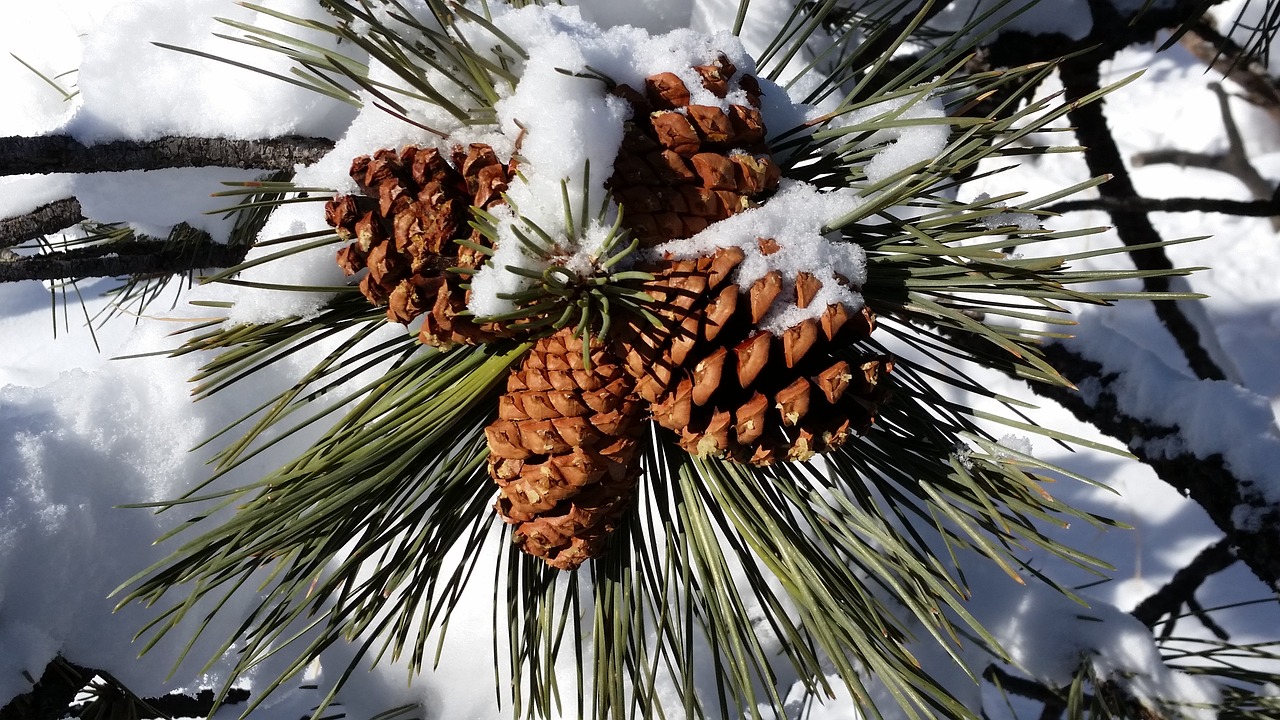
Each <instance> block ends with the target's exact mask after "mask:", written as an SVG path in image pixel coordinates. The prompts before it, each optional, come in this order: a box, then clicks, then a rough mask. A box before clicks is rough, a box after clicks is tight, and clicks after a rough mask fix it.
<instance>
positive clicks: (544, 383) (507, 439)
mask: <svg viewBox="0 0 1280 720" xmlns="http://www.w3.org/2000/svg"><path fill="white" fill-rule="evenodd" d="M631 391H632V380H631V377H630V376H629V375H628V374H627V373H626V372H625V371H623V369H622V367H621V365H619V364H618V362H617V359H616V358H615V357H614V356H613V355H612V354H611V353H609V352H607V351H606V350H605V348H604V347H603V346H602V345H601V344H599V343H595V344H593V347H592V350H591V368H590V369H589V370H588V369H585V367H584V364H583V358H582V342H581V340H579V339H576V338H574V337H573V333H572V330H571V329H566V330H562V331H560V332H558V333H556V334H555V335H551V336H549V337H544V338H542V339H540V340H539V341H538V342H537V344H535V345H534V347H533V349H532V350H530V352H529V354H528V355H527V356H526V357H525V359H524V361H523V363H522V364H521V366H520V368H519V369H517V370H514V371H513V372H512V373H511V375H510V377H509V378H508V380H507V392H506V394H504V395H503V396H502V399H501V400H500V402H499V405H498V419H497V420H494V421H493V423H492V424H490V425H489V426H488V427H487V428H485V434H486V436H487V437H488V441H489V474H490V475H491V476H492V477H493V479H494V480H495V481H496V482H497V483H498V486H499V487H500V488H501V489H500V490H499V492H498V503H497V506H496V507H497V510H498V513H499V514H500V515H501V516H502V518H503V519H504V520H506V521H507V522H508V523H511V524H513V525H515V526H516V528H515V533H514V535H513V540H514V541H515V542H516V543H517V544H519V545H520V547H521V549H522V550H524V551H525V552H527V553H529V554H531V555H534V556H537V557H541V558H543V559H544V560H546V562H547V564H549V565H551V566H552V567H556V568H559V569H561V570H573V569H574V568H576V567H578V566H579V565H580V564H582V563H583V562H584V561H586V560H587V559H589V558H592V557H596V556H598V555H600V553H601V552H602V551H603V548H604V543H605V541H606V540H607V539H608V537H609V535H610V533H612V532H613V530H614V529H615V528H616V527H617V525H618V521H619V518H620V517H621V516H622V513H623V512H624V511H625V510H626V509H627V507H628V506H630V504H631V496H632V494H633V491H634V490H635V486H636V480H637V478H638V476H639V461H638V460H639V458H638V436H639V433H640V426H641V420H642V414H643V411H642V407H641V405H640V404H639V403H637V402H636V401H635V399H634V396H633V395H632V392H631Z"/></svg>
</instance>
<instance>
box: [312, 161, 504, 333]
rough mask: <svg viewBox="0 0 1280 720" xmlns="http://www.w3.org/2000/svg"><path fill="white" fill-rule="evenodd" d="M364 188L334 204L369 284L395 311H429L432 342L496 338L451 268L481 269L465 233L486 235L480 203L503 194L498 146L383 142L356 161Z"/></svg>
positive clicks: (336, 221)
mask: <svg viewBox="0 0 1280 720" xmlns="http://www.w3.org/2000/svg"><path fill="white" fill-rule="evenodd" d="M351 177H352V179H354V180H355V181H356V184H357V185H358V186H359V187H360V190H361V192H362V193H363V194H361V195H339V196H338V197H335V198H333V199H332V200H330V201H329V202H328V203H327V204H326V205H325V220H327V221H328V222H329V224H330V225H332V226H333V227H334V229H335V231H336V233H337V235H338V237H340V238H342V239H344V240H351V241H352V242H351V243H350V244H349V245H347V246H346V247H344V248H342V249H340V250H339V251H338V257H337V260H338V265H339V266H340V267H341V268H342V269H343V271H344V272H345V273H346V274H347V275H354V274H355V273H357V272H359V271H361V270H365V269H367V270H368V273H367V274H366V275H365V276H364V277H363V278H362V279H361V280H360V292H361V293H363V294H364V296H365V297H366V298H367V299H368V300H369V302H371V303H373V304H374V305H386V306H387V318H388V319H389V320H391V321H393V322H398V323H404V324H408V323H410V322H412V321H413V320H414V319H415V318H417V317H419V316H421V315H424V314H425V315H426V317H425V318H424V320H423V324H422V329H421V331H420V332H419V337H420V338H421V340H422V341H423V342H424V343H426V344H428V345H435V346H441V345H449V344H452V343H459V342H461V343H468V344H474V343H478V342H485V341H488V340H491V339H492V338H493V337H494V331H495V328H490V327H481V326H479V325H477V324H476V323H474V322H471V321H470V319H468V317H467V316H466V315H461V313H462V312H463V310H464V309H465V308H466V293H465V291H464V290H463V289H462V287H461V283H462V282H463V279H462V277H461V276H459V275H456V274H454V273H449V272H447V268H450V267H463V268H470V269H475V268H478V267H479V266H480V265H481V264H482V263H483V260H484V258H483V256H482V255H481V254H480V253H478V252H476V251H474V250H472V249H470V248H467V247H465V246H463V245H460V244H458V243H457V242H456V241H458V240H471V241H472V242H476V243H479V244H482V245H483V244H484V242H483V236H481V235H479V233H474V232H473V231H472V230H471V228H470V227H469V226H468V224H467V221H468V220H469V218H470V208H471V207H472V206H477V207H481V208H487V207H492V206H493V205H494V204H496V203H498V202H501V193H502V192H503V191H504V190H506V187H507V182H508V179H509V177H508V174H507V168H506V166H504V165H503V164H502V163H501V161H499V160H498V159H497V157H496V156H495V155H494V153H493V149H492V148H490V147H489V146H488V145H483V144H479V143H477V144H473V145H471V146H470V147H469V148H468V149H467V150H466V151H465V152H464V151H463V150H462V149H461V148H457V149H455V151H454V153H453V155H452V158H451V159H446V158H445V156H444V155H442V154H441V153H440V152H439V151H438V150H436V149H435V148H424V147H416V146H408V147H405V148H404V149H402V150H401V151H400V153H399V154H398V155H397V154H396V153H395V152H394V151H392V150H379V151H377V152H375V153H374V154H373V156H372V157H370V156H367V155H364V156H361V157H358V158H356V159H355V160H353V161H352V163H351Z"/></svg>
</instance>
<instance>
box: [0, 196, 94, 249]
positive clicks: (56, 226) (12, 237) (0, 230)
mask: <svg viewBox="0 0 1280 720" xmlns="http://www.w3.org/2000/svg"><path fill="white" fill-rule="evenodd" d="M82 220H84V216H83V215H81V214H80V201H79V200H77V199H75V198H73V197H72V198H63V199H61V200H55V201H53V202H51V203H48V204H46V205H41V206H40V207H38V208H36V209H35V210H32V211H31V212H29V213H27V214H26V215H19V216H17V217H12V218H8V219H7V220H0V249H3V248H7V247H13V246H15V245H20V244H22V243H24V242H26V241H28V240H35V239H36V238H40V237H44V236H45V235H49V234H50V233H55V232H58V231H59V230H63V229H66V228H69V227H71V226H72V225H75V224H76V223H78V222H81V221H82Z"/></svg>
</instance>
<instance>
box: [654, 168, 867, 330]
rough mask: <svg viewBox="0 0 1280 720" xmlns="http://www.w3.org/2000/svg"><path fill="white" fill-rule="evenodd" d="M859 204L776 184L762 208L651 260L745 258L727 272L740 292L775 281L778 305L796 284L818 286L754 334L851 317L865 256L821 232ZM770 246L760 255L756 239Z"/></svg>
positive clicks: (783, 306) (772, 314)
mask: <svg viewBox="0 0 1280 720" xmlns="http://www.w3.org/2000/svg"><path fill="white" fill-rule="evenodd" d="M862 202H864V200H863V199H862V198H861V197H859V196H858V194H857V193H856V192H854V191H852V190H841V191H836V192H825V193H824V192H820V191H818V190H817V189H816V188H814V187H812V186H810V185H806V184H804V183H799V182H792V181H785V180H784V181H783V182H782V184H781V185H780V187H779V189H778V192H777V194H776V195H774V196H773V197H772V198H770V199H769V202H768V203H767V204H765V205H763V206H761V207H758V208H751V209H749V210H746V211H744V212H742V213H739V214H737V215H734V216H733V217H730V218H727V219H725V220H722V221H720V222H718V223H715V224H713V225H710V226H708V227H707V229H706V230H703V231H702V232H700V233H698V234H697V235H694V236H693V237H691V238H688V239H687V240H672V241H671V242H668V243H664V244H662V245H659V246H657V247H656V248H654V249H653V253H654V254H655V255H661V254H670V255H672V256H673V257H676V258H689V257H697V256H699V255H706V254H709V253H711V252H713V251H714V250H715V248H717V247H721V248H728V247H737V248H741V249H742V251H743V253H744V255H745V257H744V259H743V261H742V263H741V264H739V265H738V269H737V270H736V271H735V272H734V277H733V281H734V282H735V283H737V284H738V286H739V287H741V288H748V287H750V286H751V283H753V282H755V281H756V280H759V279H760V278H763V277H764V276H765V275H766V274H768V273H769V272H771V271H777V272H778V273H780V274H781V276H782V283H783V289H782V292H781V293H780V294H779V298H780V299H781V298H793V297H795V278H796V275H797V274H798V273H800V272H808V273H810V274H812V275H813V276H814V277H815V278H817V279H818V281H819V282H821V283H822V287H821V289H819V290H818V294H817V295H815V296H814V298H813V300H812V301H810V303H809V304H808V305H807V306H806V307H804V308H800V307H797V306H796V305H795V303H794V302H782V301H778V302H775V303H774V305H773V306H772V307H771V309H770V311H769V314H767V315H765V317H764V318H763V319H762V320H761V321H760V327H761V329H763V330H767V331H769V332H772V333H774V334H777V335H781V334H782V333H783V332H784V331H786V330H787V328H790V327H794V326H795V325H798V324H800V323H801V322H803V321H804V320H806V319H810V318H812V319H817V318H819V317H821V316H822V313H823V312H824V311H825V310H826V309H827V306H828V305H844V306H845V307H846V308H847V309H848V310H849V311H850V312H851V313H852V312H856V311H857V310H860V309H861V308H862V305H863V302H862V295H861V294H860V293H858V291H857V288H861V287H862V285H863V284H864V283H865V282H866V281H867V263H866V255H865V253H863V252H862V248H860V247H858V246H856V245H852V244H850V243H845V242H839V241H832V240H829V239H828V238H827V237H826V235H825V234H824V233H826V232H827V231H828V230H827V224H828V223H830V222H833V221H834V220H836V219H838V218H840V217H841V216H843V215H846V214H848V213H849V212H851V211H852V210H854V209H855V208H856V207H857V206H858V205H859V204H861V203H862ZM761 238H769V239H772V240H773V241H774V242H775V243H776V244H777V246H778V249H777V250H776V251H772V250H771V251H770V252H766V251H765V247H764V246H762V244H761V242H760V239H761Z"/></svg>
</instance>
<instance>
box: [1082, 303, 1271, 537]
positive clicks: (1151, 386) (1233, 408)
mask: <svg viewBox="0 0 1280 720" xmlns="http://www.w3.org/2000/svg"><path fill="white" fill-rule="evenodd" d="M1082 325H1083V323H1082ZM1095 325H1096V326H1098V329H1096V330H1094V331H1093V332H1089V333H1086V334H1084V335H1082V336H1081V337H1077V338H1075V339H1073V340H1070V341H1067V342H1066V343H1065V344H1066V345H1067V347H1069V348H1070V349H1071V350H1073V351H1075V352H1078V353H1080V354H1081V355H1083V356H1084V357H1086V358H1088V359H1090V360H1093V361H1095V362H1098V363H1100V364H1101V365H1102V366H1103V373H1104V374H1107V375H1110V374H1115V375H1117V378H1116V379H1115V380H1114V381H1113V382H1111V383H1110V384H1109V385H1108V386H1107V391H1108V392H1110V393H1112V394H1114V395H1115V397H1116V401H1117V403H1118V404H1119V410H1120V411H1121V412H1123V413H1125V414H1127V415H1132V416H1134V417H1138V418H1142V419H1144V420H1149V421H1151V422H1154V423H1156V424H1158V425H1162V426H1166V427H1172V428H1177V429H1178V432H1177V435H1176V436H1173V437H1169V438H1160V439H1159V440H1158V441H1156V442H1150V443H1147V444H1146V445H1145V446H1144V447H1143V449H1144V450H1145V451H1146V452H1147V453H1148V454H1151V455H1154V456H1156V457H1166V458H1171V457H1175V456H1177V455H1180V454H1184V453H1189V454H1191V455H1194V456H1196V457H1198V458H1208V457H1211V456H1213V455H1221V456H1222V458H1223V461H1224V463H1225V465H1226V467H1227V469H1228V470H1229V471H1230V472H1231V473H1232V474H1233V475H1235V476H1236V477H1238V478H1240V479H1241V481H1242V483H1241V487H1240V488H1239V491H1240V494H1241V496H1242V498H1243V500H1244V501H1245V504H1242V505H1240V506H1239V507H1237V508H1236V509H1235V511H1234V512H1233V513H1232V516H1231V519H1232V522H1233V524H1234V525H1235V527H1236V528H1237V529H1239V530H1241V531H1243V532H1253V531H1256V530H1257V529H1258V526H1259V523H1260V522H1261V516H1262V514H1263V513H1265V512H1267V511H1273V510H1274V508H1275V507H1276V506H1278V505H1280V478H1278V477H1277V476H1276V474H1275V468H1277V467H1280V432H1277V429H1276V418H1275V415H1274V413H1273V412H1272V409H1271V406H1270V403H1269V402H1268V400H1267V399H1266V398H1265V397H1263V396H1261V395H1259V394H1257V393H1255V392H1252V391H1251V390H1249V389H1247V388H1244V387H1241V386H1239V385H1236V384H1235V383H1232V382H1228V381H1224V380H1197V379H1194V378H1192V377H1190V376H1188V375H1186V374H1184V373H1182V372H1179V371H1178V370H1176V369H1174V368H1172V367H1170V366H1169V364H1168V363H1166V362H1165V360H1164V359H1163V358H1162V357H1161V356H1159V355H1157V354H1156V353H1155V352H1152V351H1151V350H1148V349H1146V348H1144V347H1142V346H1140V345H1139V344H1138V343H1136V342H1135V341H1134V340H1132V339H1131V338H1130V337H1128V336H1127V335H1124V334H1122V333H1119V332H1115V331H1111V330H1103V329H1101V328H1102V327H1103V325H1102V324H1101V323H1093V324H1092V325H1091V326H1095ZM1099 390H1100V387H1099V386H1098V385H1097V384H1096V383H1093V384H1092V385H1091V386H1085V385H1082V387H1081V391H1082V392H1085V393H1086V395H1088V394H1090V393H1092V394H1093V395H1094V396H1095V397H1096V395H1097V392H1098V391H1099Z"/></svg>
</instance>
